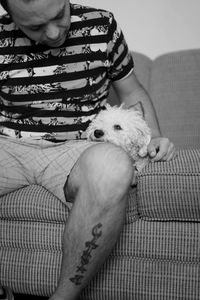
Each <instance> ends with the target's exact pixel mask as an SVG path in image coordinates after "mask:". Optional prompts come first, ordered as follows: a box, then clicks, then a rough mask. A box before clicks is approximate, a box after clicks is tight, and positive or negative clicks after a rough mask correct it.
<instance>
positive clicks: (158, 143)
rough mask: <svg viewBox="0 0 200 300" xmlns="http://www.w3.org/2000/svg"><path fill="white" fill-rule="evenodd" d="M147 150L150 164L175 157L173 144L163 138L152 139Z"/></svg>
mask: <svg viewBox="0 0 200 300" xmlns="http://www.w3.org/2000/svg"><path fill="white" fill-rule="evenodd" d="M147 150H148V153H149V156H150V158H151V161H152V162H156V161H169V160H171V159H173V158H174V157H175V156H176V150H175V146H174V144H173V143H172V142H171V141H170V140H169V139H168V138H165V137H156V138H152V139H151V141H150V143H149V145H148V147H147Z"/></svg>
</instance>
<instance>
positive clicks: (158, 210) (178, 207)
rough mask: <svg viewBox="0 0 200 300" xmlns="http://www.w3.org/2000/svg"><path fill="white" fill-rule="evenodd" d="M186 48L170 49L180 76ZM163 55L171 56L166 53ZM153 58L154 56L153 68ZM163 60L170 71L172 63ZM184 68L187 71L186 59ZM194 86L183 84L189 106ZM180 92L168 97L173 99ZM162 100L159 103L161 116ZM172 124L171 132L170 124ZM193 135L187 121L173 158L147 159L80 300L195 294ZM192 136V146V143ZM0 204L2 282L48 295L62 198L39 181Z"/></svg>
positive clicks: (169, 299)
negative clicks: (114, 239)
mask: <svg viewBox="0 0 200 300" xmlns="http://www.w3.org/2000/svg"><path fill="white" fill-rule="evenodd" d="M190 53H191V56H192V57H194V52H193V51H191V52H190V51H188V52H187V53H186V52H184V53H182V52H181V53H177V54H176V55H175V54H170V55H172V56H173V61H176V63H174V64H175V65H176V66H175V70H176V74H177V72H178V71H177V66H178V63H177V62H178V61H179V55H180V57H181V58H180V62H181V63H180V65H181V66H180V70H181V71H180V73H179V76H178V81H179V82H180V80H181V79H180V77H181V76H180V75H181V74H182V72H183V69H184V68H183V66H182V62H183V56H185V55H186V56H187V57H188V58H189V57H190ZM170 55H169V56H170ZM195 55H199V56H200V51H195ZM175 58H176V59H175ZM163 59H164V61H168V62H169V61H170V58H168V57H166V56H164V58H163ZM140 61H141V62H142V63H141V69H137V72H138V75H139V77H140V79H141V80H142V81H143V83H144V85H145V87H146V88H147V89H150V90H151V92H152V93H154V92H155V91H156V87H152V86H151V85H152V82H154V83H153V84H154V85H156V82H155V81H153V78H152V76H153V75H152V74H153V73H152V70H151V68H152V66H151V63H152V62H151V61H150V60H149V59H148V58H145V56H143V55H140V54H135V63H136V67H137V65H138V66H139V65H140ZM159 61H160V64H161V71H160V72H163V64H162V57H160V58H159ZM186 61H187V62H188V61H190V60H186ZM158 66H159V64H158V63H157V62H156V68H157V71H156V74H157V72H158ZM167 66H168V68H169V69H170V72H171V73H173V64H170V67H169V65H167ZM167 66H166V69H165V70H166V73H167V72H168V69H167ZM193 67H194V66H193V65H192V64H191V68H193ZM185 68H186V69H187V71H188V68H189V67H188V64H187V66H186V67H185ZM191 68H190V73H191V74H193V72H192V69H191ZM195 68H197V65H196V66H195ZM145 70H146V73H145ZM188 72H189V71H188ZM147 74H149V78H148V76H147ZM195 74H197V72H196V71H195ZM165 75H166V76H167V74H165ZM163 76H164V75H163ZM184 76H185V75H184ZM195 76H196V75H195ZM174 78H175V77H173V80H175V79H174ZM186 79H187V78H185V77H184V78H183V80H186ZM187 80H188V79H187ZM164 84H165V82H163V85H164ZM166 84H167V93H166V94H165V93H164V88H163V89H162V91H161V90H160V88H159V91H160V92H158V94H159V93H163V95H164V96H163V97H164V98H163V99H165V100H164V101H166V98H167V96H166V95H168V96H169V89H168V83H166ZM159 85H160V86H161V82H159ZM174 85H175V83H174ZM174 85H173V86H174ZM179 85H180V84H179ZM194 85H195V84H194ZM194 85H192V89H193V90H194ZM182 86H183V85H181V86H180V90H179V88H178V86H176V89H177V93H179V98H180V99H181V90H182ZM188 88H189V87H188ZM195 88H196V92H195V97H194V103H195V104H194V108H192V107H190V113H191V111H192V110H194V116H196V110H197V105H199V106H198V108H199V110H198V112H199V111H200V101H199V104H197V101H196V99H197V96H196V93H197V90H198V88H197V87H196V85H195ZM183 92H185V89H183ZM193 92H194V91H188V95H191V98H190V105H191V106H192V95H193ZM174 93H175V92H174ZM177 93H175V95H176V96H174V98H173V99H174V101H175V102H176V105H178V104H177V98H178V97H177ZM199 96H200V93H199ZM156 99H157V98H156ZM160 99H161V97H160ZM156 101H157V100H156ZM159 101H161V100H159ZM171 101H172V100H171ZM157 105H158V103H157ZM162 105H163V103H162ZM162 105H160V107H159V108H158V111H159V118H160V120H161V121H162V115H161V114H162ZM180 105H181V104H180ZM184 105H185V104H184ZM165 106H167V104H166V103H165V104H164V107H165ZM156 108H157V106H156ZM181 110H182V108H181ZM182 111H183V110H182ZM181 113H182V112H181ZM163 118H164V117H163ZM194 118H195V117H194ZM165 120H166V119H164V122H165ZM189 123H190V122H189V121H188V122H187V126H189ZM197 123H198V122H197ZM171 126H172V125H171ZM191 126H193V125H191ZM193 127H194V126H193ZM170 128H171V127H170V126H168V129H170ZM172 128H173V130H174V133H173V136H174V137H175V136H176V132H175V128H174V127H173V126H172ZM199 129H200V127H198V130H199ZM170 130H171V129H170ZM198 132H199V131H198ZM171 133H172V130H171ZM193 133H194V134H193ZM189 134H190V136H191V137H190V138H189ZM195 137H196V129H194V130H193V128H192V127H191V128H189V127H188V130H187V137H186V139H185V140H184V137H183V134H182V135H181V136H180V138H178V145H179V146H181V145H182V148H180V149H179V151H178V156H177V158H176V159H175V160H174V161H171V162H168V163H160V162H159V163H152V164H150V165H148V166H147V167H146V168H145V169H144V171H143V172H142V173H141V174H140V175H139V176H138V184H137V187H135V188H132V189H131V190H130V193H129V206H128V209H127V214H126V222H125V225H124V228H123V231H122V234H121V236H120V239H119V241H118V243H117V245H116V246H115V248H114V249H113V251H112V253H111V254H110V257H109V259H108V260H107V261H106V263H105V264H104V265H103V267H102V268H101V269H100V271H99V272H98V274H97V275H96V277H95V278H94V279H93V280H92V281H91V283H90V284H89V285H88V287H87V288H86V289H85V290H84V291H83V293H82V295H81V299H82V300H105V299H106V300H107V299H109V300H133V299H136V300H178V299H181V300H199V299H200V272H199V270H200V194H199V189H200V188H199V187H200V179H199V178H200V151H199V145H200V144H199V139H198V138H195ZM188 141H189V142H188ZM192 141H194V147H191V144H192ZM184 143H185V144H184ZM185 148H187V149H185ZM0 208H1V209H0V284H2V285H8V286H10V287H11V288H12V289H13V291H15V292H21V293H28V294H35V295H43V296H49V295H51V294H52V292H53V291H54V289H55V287H56V284H57V280H58V277H59V272H60V266H61V257H62V234H63V230H64V226H65V222H66V220H67V217H68V215H69V210H68V208H67V206H65V205H64V204H63V203H62V202H61V201H59V200H58V199H57V198H56V197H54V196H53V195H52V194H50V193H49V192H48V191H47V190H45V189H44V188H42V187H41V186H35V185H34V186H30V187H27V188H24V189H21V190H18V191H16V192H14V193H11V194H8V195H6V196H4V197H2V198H1V199H0Z"/></svg>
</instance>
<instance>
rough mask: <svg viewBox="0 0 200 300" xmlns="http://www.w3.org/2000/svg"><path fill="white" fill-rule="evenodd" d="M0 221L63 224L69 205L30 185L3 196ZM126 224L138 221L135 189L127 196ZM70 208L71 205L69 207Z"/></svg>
mask: <svg viewBox="0 0 200 300" xmlns="http://www.w3.org/2000/svg"><path fill="white" fill-rule="evenodd" d="M0 201H1V210H0V220H6V221H29V222H34V221H36V222H51V223H58V222H59V223H63V224H65V223H66V221H67V219H68V216H69V213H70V208H69V207H70V205H71V204H70V205H69V203H68V205H64V204H63V203H62V202H61V201H60V200H59V199H58V198H56V197H55V196H54V195H53V194H51V193H50V192H49V191H48V190H46V189H45V188H43V187H42V186H39V185H30V186H27V187H24V188H21V189H19V190H17V191H15V192H12V193H9V194H7V195H4V196H2V197H1V199H0ZM128 202H129V205H128V208H127V214H126V223H131V222H134V221H135V220H136V219H138V213H137V204H136V188H131V189H130V192H129V194H128ZM71 206H72V205H71Z"/></svg>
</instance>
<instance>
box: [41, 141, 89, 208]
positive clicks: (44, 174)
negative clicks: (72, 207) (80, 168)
mask: <svg viewBox="0 0 200 300" xmlns="http://www.w3.org/2000/svg"><path fill="white" fill-rule="evenodd" d="M93 144H94V143H93V142H88V141H69V142H65V143H62V144H60V143H59V144H55V146H54V147H49V148H44V149H41V150H40V153H38V157H37V163H38V164H40V166H41V168H40V171H39V172H38V173H37V184H39V185H42V186H43V187H45V188H46V189H47V190H49V191H50V192H51V193H52V194H54V195H55V196H56V197H58V198H59V199H60V200H61V201H62V202H64V203H65V204H66V201H67V199H66V198H65V194H64V186H65V183H66V181H67V179H68V176H69V174H70V172H71V170H72V168H73V166H74V165H75V163H76V162H77V160H78V159H79V157H80V155H81V154H82V153H83V152H84V151H85V150H86V149H87V148H88V147H90V146H91V145H93Z"/></svg>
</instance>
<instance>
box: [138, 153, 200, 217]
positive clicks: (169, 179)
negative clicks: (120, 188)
mask: <svg viewBox="0 0 200 300" xmlns="http://www.w3.org/2000/svg"><path fill="white" fill-rule="evenodd" d="M137 205H138V213H139V215H140V217H141V218H143V219H146V220H163V221H168V220H178V221H194V222H200V149H196V150H195V149H193V150H192V149H185V150H179V151H178V154H177V157H176V158H175V159H174V160H172V161H170V162H159V163H150V164H149V165H148V166H147V167H146V168H145V169H144V170H143V172H142V173H141V174H140V175H139V177H138V186H137Z"/></svg>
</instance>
